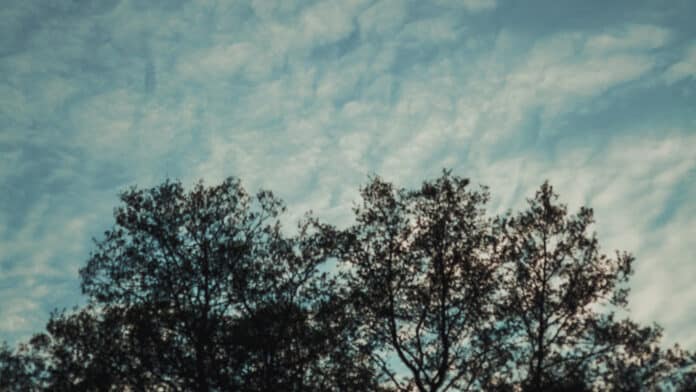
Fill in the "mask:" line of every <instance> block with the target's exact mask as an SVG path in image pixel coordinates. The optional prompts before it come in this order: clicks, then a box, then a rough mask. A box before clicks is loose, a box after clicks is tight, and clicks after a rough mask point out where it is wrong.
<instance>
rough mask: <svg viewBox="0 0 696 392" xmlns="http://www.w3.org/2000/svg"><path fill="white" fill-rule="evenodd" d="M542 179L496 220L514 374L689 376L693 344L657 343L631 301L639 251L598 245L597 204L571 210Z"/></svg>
mask: <svg viewBox="0 0 696 392" xmlns="http://www.w3.org/2000/svg"><path fill="white" fill-rule="evenodd" d="M557 198H558V196H557V195H556V194H555V193H554V192H553V188H552V187H551V186H550V185H549V184H548V183H544V184H543V185H542V186H541V188H540V189H539V191H537V193H536V195H535V197H534V198H533V199H530V200H529V201H528V208H527V209H526V210H525V211H522V212H520V213H519V214H517V215H516V216H513V215H512V214H509V213H508V214H506V215H504V216H502V217H499V218H498V219H497V220H496V222H495V226H494V229H495V235H494V237H495V238H496V244H495V246H494V254H495V255H496V257H498V258H499V261H500V263H501V265H502V266H503V268H504V269H505V274H503V275H501V280H500V281H499V282H498V284H499V285H500V287H501V288H503V290H504V293H505V295H504V296H503V297H502V299H501V300H500V301H499V302H498V311H499V315H500V316H499V321H500V322H503V323H505V324H506V325H507V326H508V327H509V329H508V331H509V332H510V334H509V335H508V336H507V337H506V341H507V344H508V346H509V350H510V355H509V358H511V361H510V363H509V373H508V377H509V382H510V383H511V384H512V385H520V386H521V387H522V388H523V389H524V390H529V391H541V390H570V389H573V390H591V389H596V388H600V389H603V390H607V389H610V390H655V389H661V387H664V386H665V385H674V384H675V383H674V381H675V377H676V378H679V379H683V377H682V376H683V375H685V373H682V372H681V371H680V370H683V369H684V368H685V367H688V366H689V365H690V364H693V363H694V362H693V360H691V361H689V356H688V353H685V352H683V351H682V350H679V349H678V348H674V349H671V350H667V351H662V350H660V349H659V345H658V343H659V338H660V329H659V328H658V327H640V326H639V325H638V324H636V323H634V322H632V321H630V320H628V319H625V320H616V312H617V311H621V310H625V307H626V305H627V295H628V288H627V287H626V283H627V282H628V279H629V277H630V275H631V273H632V271H633V269H632V263H633V257H632V256H631V255H629V254H627V253H618V252H617V254H616V256H615V257H614V258H610V257H607V256H605V255H604V254H601V253H600V250H599V244H598V241H597V236H596V234H594V233H590V232H589V230H590V227H591V225H592V224H593V223H594V220H593V215H592V210H590V209H588V208H584V207H583V208H581V209H580V210H579V212H578V213H577V214H575V215H569V214H568V213H567V208H566V206H565V205H563V204H558V203H557Z"/></svg>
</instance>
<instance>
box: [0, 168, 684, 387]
mask: <svg viewBox="0 0 696 392" xmlns="http://www.w3.org/2000/svg"><path fill="white" fill-rule="evenodd" d="M361 196H362V202H361V203H360V204H359V205H357V206H356V208H355V211H354V212H355V222H354V224H352V225H351V226H349V227H347V228H344V229H338V228H335V227H332V226H330V225H328V224H325V223H322V222H320V221H319V220H317V219H316V218H313V217H311V216H309V215H308V216H307V217H306V218H305V219H304V220H302V221H301V222H300V223H299V225H298V228H297V231H296V232H295V233H294V234H293V235H288V234H286V232H285V231H284V230H283V229H282V227H281V225H280V216H281V214H282V213H283V212H284V210H285V208H284V206H283V204H282V203H281V202H280V201H279V200H278V199H277V198H276V197H275V196H274V195H273V194H272V193H271V192H268V191H261V192H259V193H258V194H256V195H255V196H251V195H249V194H248V193H247V192H246V191H245V190H244V189H243V187H242V186H241V185H240V183H239V181H238V180H236V179H232V178H230V179H227V180H225V181H223V182H222V183H221V184H218V185H215V186H210V187H206V186H204V185H203V184H202V183H198V184H197V185H195V186H194V187H193V189H191V190H190V191H186V190H184V188H183V186H182V185H181V183H179V182H171V181H166V182H164V183H163V184H161V185H159V186H156V187H154V188H151V189H138V188H131V189H129V190H127V191H125V192H123V193H122V194H121V202H122V204H121V205H120V206H119V207H117V208H116V210H115V211H114V218H115V225H114V226H113V228H111V229H110V230H108V231H106V232H105V233H104V236H103V237H102V238H101V239H99V240H95V250H94V252H93V253H92V254H91V255H90V257H89V260H88V261H87V264H86V266H85V267H84V268H83V269H82V270H81V271H80V276H81V278H82V289H83V292H84V294H85V295H86V296H87V298H88V305H87V306H85V307H83V308H80V309H74V310H72V311H60V312H58V311H56V312H54V313H53V314H52V316H51V319H50V321H49V323H48V325H47V327H46V331H45V332H43V333H40V334H37V335H36V336H35V337H34V338H33V339H31V341H30V342H28V343H26V344H21V345H20V346H19V347H18V348H17V349H16V350H12V349H10V348H9V347H8V346H7V345H3V346H2V347H0V390H3V391H4V390H8V391H15V390H16V391H33V390H36V391H40V390H50V391H113V390H133V391H150V390H158V391H184V390H186V391H188V390H192V391H223V390H224V391H227V390H237V391H279V390H283V391H368V390H369V391H385V392H386V391H420V392H425V391H428V392H435V391H468V390H491V391H521V390H525V391H526V390H528V391H590V390H614V391H636V390H681V391H688V390H694V389H695V388H696V355H695V354H693V353H689V352H687V351H685V350H683V349H681V348H679V347H678V346H675V347H673V348H670V349H665V348H663V347H662V346H661V345H660V337H661V330H660V328H659V327H658V326H656V325H655V326H648V327H645V326H641V325H639V324H637V323H635V322H634V321H632V320H630V319H628V318H625V315H626V314H627V312H626V305H627V294H628V289H627V284H628V280H629V278H630V275H631V273H632V271H633V269H632V263H633V257H632V256H631V255H629V254H627V253H616V255H615V256H614V257H607V256H606V255H604V254H602V253H601V251H600V247H599V243H598V240H597V237H596V235H595V234H594V233H593V232H591V229H592V226H593V224H594V220H593V216H592V211H591V210H590V209H589V208H581V209H580V210H579V211H578V212H577V213H575V214H569V213H568V211H567V208H566V207H565V206H564V205H563V204H560V203H558V201H557V199H558V197H557V195H556V194H555V193H554V191H553V189H552V187H551V186H550V185H549V184H547V183H545V184H543V185H542V186H541V188H540V189H539V191H538V192H537V193H536V195H535V196H534V197H533V198H532V199H530V200H529V201H528V206H527V208H526V209H524V210H523V211H521V212H519V213H517V214H513V213H511V212H508V213H506V214H503V215H500V216H497V217H490V216H488V215H487V214H486V211H485V207H486V203H487V201H488V199H489V194H488V191H487V189H486V188H479V189H476V190H472V189H471V186H470V184H469V181H468V180H466V179H463V178H460V177H457V176H453V175H452V174H451V173H449V172H447V171H445V172H444V173H443V175H442V176H440V177H439V178H436V179H434V180H432V181H426V182H424V183H423V185H422V186H421V187H420V188H418V189H415V190H406V189H397V188H395V187H394V186H393V185H392V184H390V183H388V182H386V181H384V180H382V179H380V178H378V177H375V178H372V179H371V180H370V182H369V183H368V184H367V185H366V186H365V187H364V188H363V189H362V191H361ZM622 317H624V318H622Z"/></svg>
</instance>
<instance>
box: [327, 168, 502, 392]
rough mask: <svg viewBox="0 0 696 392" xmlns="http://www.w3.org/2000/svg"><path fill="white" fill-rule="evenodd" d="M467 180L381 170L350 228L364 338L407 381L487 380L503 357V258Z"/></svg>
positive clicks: (470, 385) (480, 196)
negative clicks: (498, 314) (402, 185)
mask: <svg viewBox="0 0 696 392" xmlns="http://www.w3.org/2000/svg"><path fill="white" fill-rule="evenodd" d="M467 185H468V180H465V179H461V178H457V177H452V176H450V175H449V173H447V172H445V173H444V175H443V176H442V177H441V178H439V179H437V180H435V181H432V182H425V183H424V184H423V186H422V188H421V189H419V190H416V191H406V190H403V189H401V190H396V189H394V187H393V186H392V185H391V184H388V183H386V182H384V181H383V180H381V179H379V178H375V179H373V180H372V181H371V182H370V183H369V184H368V185H367V186H366V187H365V188H363V190H362V198H363V203H362V204H361V205H360V206H359V207H357V208H356V210H355V213H356V221H357V223H356V224H355V225H354V226H353V227H351V228H349V229H347V230H345V231H344V232H343V233H342V238H343V240H342V244H341V245H342V246H341V251H340V252H339V257H340V258H341V260H342V261H343V263H345V264H346V266H347V268H348V269H349V273H348V274H347V278H346V281H347V284H348V286H349V287H350V288H351V290H352V292H353V296H354V298H355V300H356V303H355V306H356V307H357V308H358V309H359V312H360V315H361V319H360V322H361V323H362V325H363V326H364V328H363V329H362V333H363V336H362V337H363V339H364V340H365V341H368V342H373V344H374V349H375V350H374V351H373V360H374V362H375V364H376V366H378V367H379V368H380V369H381V371H382V372H383V374H384V375H385V376H387V378H388V379H389V380H390V382H391V384H392V386H393V387H395V388H397V389H399V390H414V389H415V390H418V391H438V390H448V389H454V390H469V389H481V388H484V387H487V386H489V384H490V383H491V382H492V380H493V377H494V376H495V373H496V368H497V367H498V366H500V365H501V364H502V363H504V361H503V359H504V356H502V355H501V353H502V352H501V351H500V350H499V349H498V348H499V347H497V346H496V344H495V339H494V337H495V336H496V334H497V333H498V332H499V331H498V330H499V329H500V328H499V326H498V324H497V323H496V319H495V318H494V316H495V314H494V308H493V306H492V305H493V304H494V302H495V298H496V297H497V296H499V293H498V290H497V281H496V278H497V275H498V267H499V263H498V262H497V260H496V259H494V258H491V257H490V256H491V254H490V250H491V249H490V246H491V244H492V242H491V237H490V220H489V219H487V218H486V217H485V215H484V211H483V209H482V207H483V204H484V203H485V202H486V201H487V199H488V194H487V192H486V191H485V189H484V190H482V191H470V190H469V189H468V186H467ZM397 359H398V362H399V364H400V366H402V367H405V368H406V372H402V373H401V374H399V371H398V370H397V368H396V367H395V366H394V362H395V360H397Z"/></svg>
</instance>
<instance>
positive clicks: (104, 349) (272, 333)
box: [48, 179, 370, 391]
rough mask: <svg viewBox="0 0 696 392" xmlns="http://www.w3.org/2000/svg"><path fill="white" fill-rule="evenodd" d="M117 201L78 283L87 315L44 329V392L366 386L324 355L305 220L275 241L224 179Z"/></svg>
mask: <svg viewBox="0 0 696 392" xmlns="http://www.w3.org/2000/svg"><path fill="white" fill-rule="evenodd" d="M121 200H122V201H123V203H124V205H123V206H121V207H119V208H117V209H116V211H115V214H114V215H115V219H116V226H115V227H114V228H113V229H112V230H109V231H107V232H106V233H105V235H104V238H103V239H102V240H100V241H97V242H96V251H95V252H94V253H93V254H92V256H91V257H90V259H89V261H88V263H87V265H86V267H84V268H83V269H82V270H81V272H80V274H81V276H82V288H83V291H84V292H85V294H87V295H88V296H89V298H90V300H91V301H92V303H93V304H94V307H93V308H92V309H88V310H85V311H82V312H79V313H77V314H73V315H60V316H57V317H54V319H53V320H52V321H51V323H49V328H48V330H49V335H50V336H51V337H52V341H53V345H52V347H53V348H52V354H53V357H54V358H55V360H54V365H55V369H56V372H54V373H55V374H56V375H57V374H58V373H62V375H61V377H62V378H63V379H61V377H54V378H53V380H54V381H55V382H60V383H61V384H60V385H63V384H65V385H70V386H71V388H76V386H77V385H78V384H80V385H85V386H84V388H86V389H92V388H94V389H97V384H98V383H104V384H105V385H110V386H114V385H116V386H118V385H120V383H125V384H128V385H139V386H147V385H150V386H153V387H154V386H158V387H163V388H165V389H167V390H198V391H208V390H249V391H252V390H330V389H332V387H331V386H333V385H338V383H337V382H333V381H332V378H334V376H335V375H336V374H340V375H341V382H348V381H349V380H348V379H349V378H350V377H353V378H356V377H357V378H360V377H362V379H364V380H363V381H364V382H369V380H368V379H367V378H369V377H370V373H369V371H359V370H360V369H359V368H360V364H361V361H360V360H359V358H357V357H355V356H353V355H352V353H350V352H343V353H337V352H336V350H335V348H337V347H340V346H341V342H340V341H337V340H338V339H339V338H341V337H345V331H343V330H342V329H341V327H342V326H341V325H333V324H331V323H329V322H328V320H330V319H332V318H338V317H339V314H340V312H341V309H340V307H338V306H337V304H339V303H340V301H339V299H338V298H337V296H336V293H335V292H334V290H333V289H332V287H333V285H334V284H335V283H334V281H333V279H332V278H330V277H329V276H328V275H327V273H325V272H324V273H321V272H319V271H318V267H319V266H320V265H321V264H322V263H323V262H324V261H325V259H326V256H325V255H326V249H325V247H324V246H322V244H321V242H319V241H318V240H317V239H318V238H321V237H320V236H317V235H313V234H312V233H311V226H312V223H311V220H308V221H307V222H305V223H304V224H303V225H301V227H300V230H299V231H300V233H299V234H298V235H297V236H296V237H293V238H286V237H285V236H283V234H282V232H281V227H280V223H279V221H278V215H279V214H280V213H281V212H282V211H283V210H284V207H283V206H282V204H281V202H280V201H279V200H277V199H276V198H275V197H274V196H273V195H272V194H271V193H270V192H265V191H262V192H260V193H258V194H257V195H256V197H255V198H252V197H250V196H249V195H248V194H247V193H246V192H245V191H244V189H243V188H242V187H241V185H240V183H239V182H238V181H237V180H234V179H228V180H226V181H224V182H223V183H222V184H220V185H217V186H212V187H204V186H203V185H202V184H200V183H199V184H198V185H196V186H195V187H194V188H193V190H192V191H191V192H188V193H187V192H185V191H184V189H183V187H182V186H181V184H180V183H178V182H165V183H164V184H162V185H160V186H158V187H155V188H152V189H149V190H139V189H136V188H133V189H130V190H128V191H126V192H124V193H123V194H122V195H121ZM100 341H102V342H103V341H108V342H112V343H113V344H107V345H100V344H99V342H100ZM339 354H340V356H339ZM344 365H345V366H344ZM349 369H353V370H354V372H353V373H354V374H349V373H346V372H348V371H349ZM66 378H67V379H66ZM90 380H94V382H92V381H90ZM353 381H354V382H356V383H357V384H358V385H362V384H361V382H362V381H361V380H353ZM71 383H72V384H71ZM327 386H329V387H327ZM66 389H70V388H67V387H66Z"/></svg>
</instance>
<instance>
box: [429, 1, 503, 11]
mask: <svg viewBox="0 0 696 392" xmlns="http://www.w3.org/2000/svg"><path fill="white" fill-rule="evenodd" d="M435 3H436V4H439V5H444V6H448V7H462V8H464V9H466V10H467V11H469V12H483V11H491V10H493V9H495V8H496V7H497V6H498V3H497V1H496V0H436V1H435Z"/></svg>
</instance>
